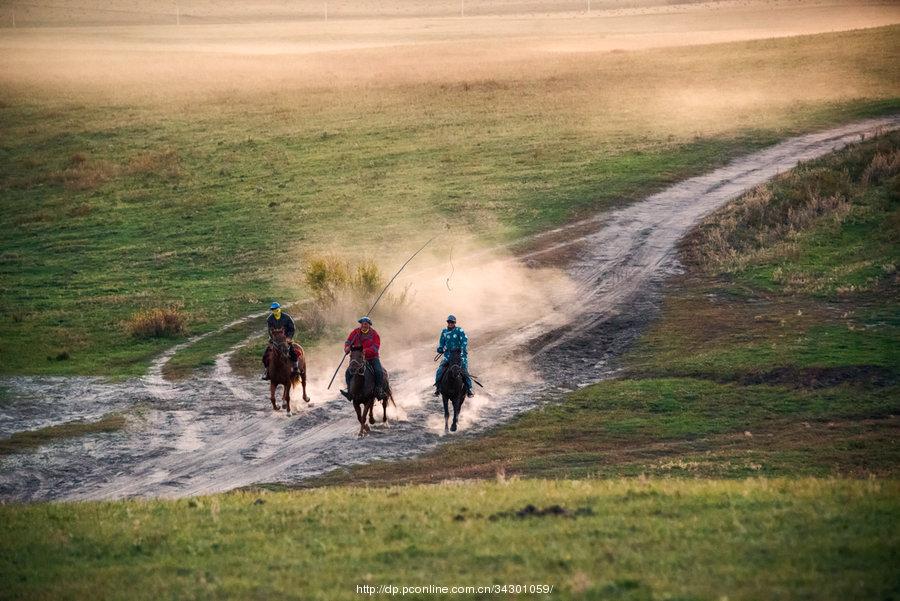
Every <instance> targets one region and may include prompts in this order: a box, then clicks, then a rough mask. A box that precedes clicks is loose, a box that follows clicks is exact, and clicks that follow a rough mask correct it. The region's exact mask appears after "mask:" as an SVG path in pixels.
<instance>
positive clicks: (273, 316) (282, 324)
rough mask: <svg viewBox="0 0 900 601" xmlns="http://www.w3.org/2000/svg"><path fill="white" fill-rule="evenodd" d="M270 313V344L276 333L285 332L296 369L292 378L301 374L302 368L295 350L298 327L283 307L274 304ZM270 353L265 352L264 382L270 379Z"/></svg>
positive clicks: (268, 323)
mask: <svg viewBox="0 0 900 601" xmlns="http://www.w3.org/2000/svg"><path fill="white" fill-rule="evenodd" d="M269 311H271V313H270V314H269V317H267V318H266V327H267V328H268V331H269V342H272V339H273V338H274V335H275V332H279V331H281V332H284V336H285V338H287V343H288V348H290V349H291V350H290V356H291V364H292V365H293V367H294V369H293V370H292V371H291V377H293V376H296V375H297V374H298V373H300V366H299V365H298V364H297V362H298V361H299V357H298V356H297V351H296V350H294V333H295V332H296V331H297V326H295V325H294V320H293V319H291V316H290V315H288V314H287V313H285V312H284V311H282V309H281V305H279V304H278V303H272V304H271V305H270V306H269ZM268 352H269V349H268V348H266V350H265V352H263V360H262V361H263V367H264V368H265V369H266V372H265V373H264V374H263V377H262V379H263V380H268V379H269V364H268V363H267V362H266V357H267V356H268Z"/></svg>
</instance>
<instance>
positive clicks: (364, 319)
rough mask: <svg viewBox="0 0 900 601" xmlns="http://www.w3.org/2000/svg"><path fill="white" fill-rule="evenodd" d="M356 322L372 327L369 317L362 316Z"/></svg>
mask: <svg viewBox="0 0 900 601" xmlns="http://www.w3.org/2000/svg"><path fill="white" fill-rule="evenodd" d="M358 322H359V323H367V324H369V325H372V320H371V319H369V316H368V315H363V316H362V317H360V318H359V320H358Z"/></svg>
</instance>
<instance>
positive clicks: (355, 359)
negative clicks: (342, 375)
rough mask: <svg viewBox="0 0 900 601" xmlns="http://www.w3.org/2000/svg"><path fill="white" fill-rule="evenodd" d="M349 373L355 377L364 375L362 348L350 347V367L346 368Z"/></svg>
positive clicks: (364, 359)
mask: <svg viewBox="0 0 900 601" xmlns="http://www.w3.org/2000/svg"><path fill="white" fill-rule="evenodd" d="M348 369H349V370H350V373H351V374H353V375H355V376H365V375H366V358H365V356H364V355H363V347H362V346H351V347H350V365H349V366H348Z"/></svg>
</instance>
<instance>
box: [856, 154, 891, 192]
mask: <svg viewBox="0 0 900 601" xmlns="http://www.w3.org/2000/svg"><path fill="white" fill-rule="evenodd" d="M898 172H900V148H894V149H891V150H886V151H879V152H877V153H875V156H874V157H872V162H871V163H869V165H868V167H866V169H865V171H863V174H862V178H861V180H860V181H861V182H862V184H863V185H864V186H869V185H877V184H879V183H881V182H882V181H883V180H885V179H887V178H889V177H893V176H894V175H897V173H898Z"/></svg>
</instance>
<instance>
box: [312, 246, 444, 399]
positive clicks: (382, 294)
mask: <svg viewBox="0 0 900 601" xmlns="http://www.w3.org/2000/svg"><path fill="white" fill-rule="evenodd" d="M435 238H437V236H432V237H431V238H430V239H429V240H428V242H426V243H425V244H423V245H422V248H420V249H419V250H417V251H416V252H414V253H413V254H412V256H410V257H409V258H408V259H407V260H406V262H405V263H404V264H403V265H401V266H400V269H398V270H397V273H395V274H394V277H392V278H391V279H390V281H389V282H388V283H387V284H385V286H384V288H383V289H382V290H381V293H380V294H379V295H378V298H376V299H375V302H374V303H372V306H371V307H369V310H368V311H367V312H366V315H368V316H371V315H372V311H374V310H375V306H376V305H377V304H378V301H380V300H381V297H382V296H384V293H385V292H387V289H388V288H389V287H390V285H391V284H393V283H394V280H396V279H397V276H398V275H400V272H401V271H403V269H404V268H405V267H406V266H407V265H409V262H410V261H412V260H413V259H414V258H415V257H416V255H417V254H419V253H420V252H422V251H423V250H425V247H426V246H428V245H429V244H431V243H432V242H433V241H434V239H435ZM348 354H349V353H344V356H343V357H341V362H340V363H338V366H337V369H335V370H334V373H333V374H332V375H331V380H330V381H329V382H328V390H331V385H332V384H334V378H335V377H336V376H337V374H338V372H339V371H340V370H341V366H342V365H343V364H344V359H346V358H347V355H348Z"/></svg>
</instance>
